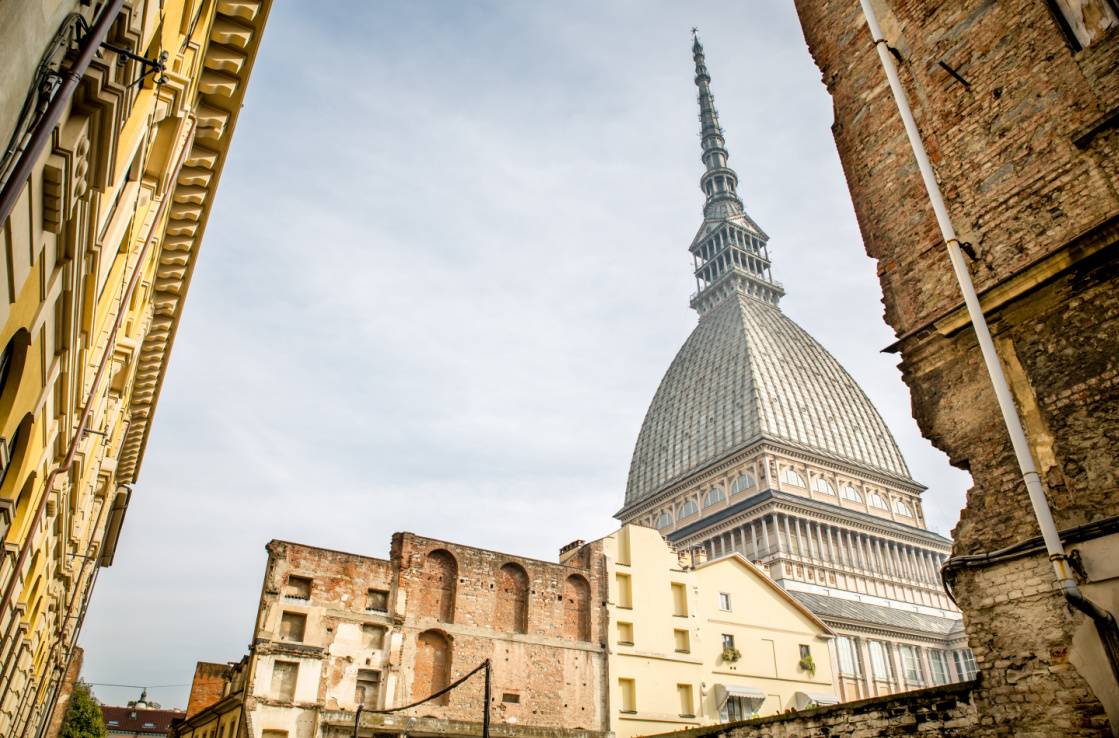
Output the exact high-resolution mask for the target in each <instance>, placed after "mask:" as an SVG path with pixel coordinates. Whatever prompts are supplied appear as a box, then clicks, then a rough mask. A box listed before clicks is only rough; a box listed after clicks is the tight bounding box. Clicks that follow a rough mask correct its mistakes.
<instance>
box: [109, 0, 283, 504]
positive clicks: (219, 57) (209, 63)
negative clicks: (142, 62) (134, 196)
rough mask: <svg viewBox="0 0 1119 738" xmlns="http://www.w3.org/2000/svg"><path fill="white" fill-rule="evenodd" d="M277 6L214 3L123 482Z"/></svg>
mask: <svg viewBox="0 0 1119 738" xmlns="http://www.w3.org/2000/svg"><path fill="white" fill-rule="evenodd" d="M270 9H271V0H216V11H215V14H214V16H213V20H212V23H211V24H210V29H209V35H208V39H207V43H206V48H205V53H204V55H203V60H202V67H201V69H200V70H199V72H198V75H199V83H198V91H197V94H196V95H195V105H194V108H193V110H192V111H190V114H191V115H193V116H194V117H195V120H196V121H197V127H196V132H195V136H194V140H193V141H191V142H188V145H189V146H190V147H191V148H190V150H189V152H188V153H187V156H186V160H185V163H184V165H183V167H182V169H181V170H180V172H179V176H178V179H177V180H176V182H175V183H174V187H173V189H172V190H171V191H170V192H168V193H167V194H165V195H164V196H165V197H170V198H171V201H170V204H169V207H168V214H167V222H166V225H165V226H164V230H163V235H162V238H160V241H159V250H158V256H157V258H158V262H157V264H156V268H155V274H154V277H153V284H152V297H151V301H152V309H153V314H152V317H151V323H150V325H149V327H148V330H147V333H146V335H145V336H144V341H143V344H142V346H141V348H140V357H139V361H138V365H137V368H136V375H135V381H134V384H133V388H132V394H131V397H130V403H129V411H130V417H131V423H130V425H129V428H128V433H127V435H126V436H125V439H124V444H123V446H122V449H121V454H120V464H119V467H118V478H120V479H122V480H128V481H131V482H135V481H136V478H137V476H138V474H139V469H140V464H141V462H142V459H143V453H144V448H145V447H146V445H147V439H148V433H149V431H150V430H151V416H152V413H154V412H155V406H156V403H157V401H158V398H159V392H160V389H161V387H162V386H163V378H164V376H165V375H166V372H167V360H168V358H169V356H170V353H171V346H172V344H173V343H174V339H175V333H176V331H177V330H178V325H179V319H180V317H181V315H182V309H183V298H185V297H186V293H187V290H188V289H189V287H190V280H191V277H192V275H193V273H194V265H195V262H196V258H195V254H196V253H197V250H198V246H199V244H200V243H201V240H202V234H203V233H204V231H205V230H206V223H207V221H208V220H209V216H210V209H211V205H212V202H213V196H214V193H215V191H216V190H217V186H218V181H219V179H220V178H221V172H222V168H223V165H224V164H225V157H226V152H227V150H228V148H229V143H230V139H231V138H232V136H233V129H234V127H235V126H236V123H237V117H238V114H239V112H240V110H241V105H242V101H243V100H244V96H245V90H246V87H247V83H248V80H249V75H250V73H251V71H252V67H253V62H254V61H255V59H256V54H257V50H258V48H259V46H260V40H261V36H262V33H263V30H264V25H265V23H266V21H267V18H268V12H269V10H270Z"/></svg>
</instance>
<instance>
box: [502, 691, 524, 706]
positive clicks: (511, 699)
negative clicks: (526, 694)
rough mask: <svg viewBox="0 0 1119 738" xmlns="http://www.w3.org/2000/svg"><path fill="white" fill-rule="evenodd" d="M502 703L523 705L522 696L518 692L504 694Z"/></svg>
mask: <svg viewBox="0 0 1119 738" xmlns="http://www.w3.org/2000/svg"><path fill="white" fill-rule="evenodd" d="M501 701H502V702H505V703H507V704H510V705H519V704H521V696H520V695H519V694H517V693H516V692H502V693H501Z"/></svg>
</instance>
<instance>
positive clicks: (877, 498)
mask: <svg viewBox="0 0 1119 738" xmlns="http://www.w3.org/2000/svg"><path fill="white" fill-rule="evenodd" d="M866 499H867V502H869V503H870V506H871V507H877V508H878V509H879V510H889V509H890V507H889V506H888V505H887V504H886V501H885V500H884V499H882V495H880V494H878V493H877V492H868V493H867V496H866Z"/></svg>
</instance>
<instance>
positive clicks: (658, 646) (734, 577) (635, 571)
mask: <svg viewBox="0 0 1119 738" xmlns="http://www.w3.org/2000/svg"><path fill="white" fill-rule="evenodd" d="M602 546H603V552H604V553H605V555H606V561H607V564H606V569H607V574H608V576H609V582H610V590H609V591H610V594H609V601H608V605H607V609H608V611H609V613H610V621H611V627H610V632H609V653H610V655H609V671H610V707H611V710H610V717H611V726H610V727H611V730H612V731H613V732H614V734H615V735H616V736H618V738H632V736H640V735H651V734H655V733H662V732H665V731H669V730H677V729H681V728H686V727H693V726H698V725H712V724H717V723H721V722H726V721H727V720H730V719H742V718H744V717H749V716H751V715H755V714H757V715H771V714H775V713H779V712H782V711H784V710H786V709H789V708H802V707H805V706H807V705H808V704H810V703H811V704H829V703H833V702H836V701H837V700H838V698H837V696H836V695H835V689H834V684H833V671H832V666H831V663H830V659H829V657H828V641H829V640H830V639H831V637H832V634H831V631H830V630H829V629H828V628H827V626H826V625H824V624H823V623H822V622H821V621H820V620H819V619H818V618H817V617H816V616H814V615H813V614H812V613H811V612H810V611H809V610H807V609H806V608H805V607H804V606H803V605H801V604H800V603H799V602H797V601H796V600H795V599H793V597H791V596H790V595H789V594H788V593H786V592H785V591H784V590H782V589H781V588H780V587H779V586H777V585H776V584H775V583H774V582H773V581H772V580H770V579H769V578H768V577H767V576H766V575H765V574H764V573H763V572H762V571H761V570H760V569H758V568H757V567H755V566H754V565H753V564H751V563H750V562H748V561H747V560H746V559H745V558H743V557H742V556H740V555H738V554H729V555H727V556H725V557H722V558H719V559H714V560H708V559H707V558H706V555H705V553H704V552H703V551H702V550H696V551H689V550H682V551H681V552H680V553H677V552H676V551H675V550H673V549H672V548H671V547H670V546H669V545H668V543H667V542H666V541H665V540H664V538H663V537H662V536H661V534H660V533H658V532H657V531H656V530H654V529H652V528H647V527H643V526H637V525H627V526H624V527H623V528H622V529H621V530H619V531H617V532H615V533H613V534H612V535H610V536H607V537H606V538H604V539H602ZM806 656H807V658H806Z"/></svg>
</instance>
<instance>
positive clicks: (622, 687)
mask: <svg viewBox="0 0 1119 738" xmlns="http://www.w3.org/2000/svg"><path fill="white" fill-rule="evenodd" d="M618 692H619V693H620V695H621V703H622V712H625V713H629V714H631V715H632V714H633V713H635V712H637V684H636V683H635V682H634V681H633V680H632V679H619V680H618Z"/></svg>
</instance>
